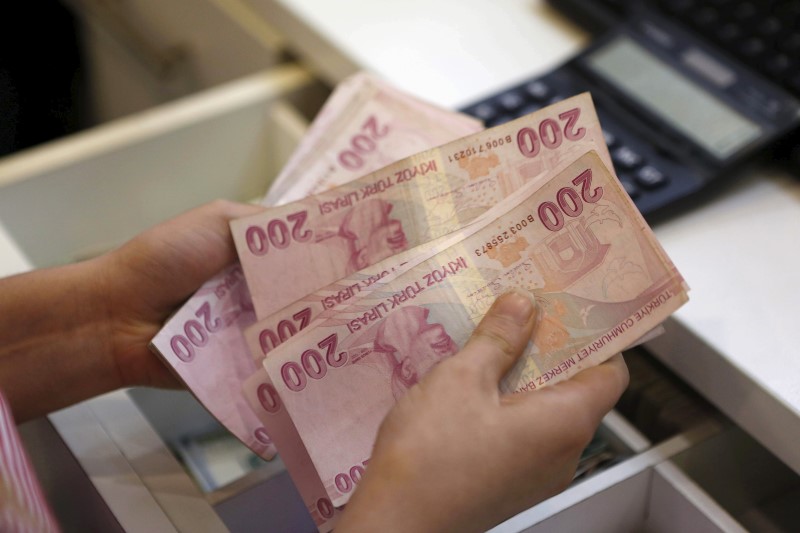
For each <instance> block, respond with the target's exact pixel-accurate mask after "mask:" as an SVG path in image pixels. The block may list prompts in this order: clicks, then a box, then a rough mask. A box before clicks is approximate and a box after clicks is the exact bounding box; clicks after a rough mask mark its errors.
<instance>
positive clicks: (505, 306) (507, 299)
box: [494, 289, 536, 325]
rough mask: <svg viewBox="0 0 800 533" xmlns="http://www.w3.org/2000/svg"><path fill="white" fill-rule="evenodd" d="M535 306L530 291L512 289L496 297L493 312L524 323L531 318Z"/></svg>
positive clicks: (521, 323)
mask: <svg viewBox="0 0 800 533" xmlns="http://www.w3.org/2000/svg"><path fill="white" fill-rule="evenodd" d="M535 307H536V303H535V301H534V299H533V294H532V293H530V292H529V291H525V290H522V289H512V290H510V291H509V292H507V293H505V294H503V295H501V296H500V297H499V298H498V299H497V302H495V306H494V312H495V313H496V314H498V315H503V316H506V317H508V318H510V319H512V320H514V321H515V322H517V323H519V324H520V325H524V324H525V323H526V322H528V320H529V319H530V318H531V315H532V314H533V311H534V309H535Z"/></svg>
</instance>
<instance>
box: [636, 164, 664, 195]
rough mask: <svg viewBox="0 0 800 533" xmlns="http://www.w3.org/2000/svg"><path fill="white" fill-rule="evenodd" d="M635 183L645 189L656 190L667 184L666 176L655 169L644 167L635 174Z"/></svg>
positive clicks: (648, 166)
mask: <svg viewBox="0 0 800 533" xmlns="http://www.w3.org/2000/svg"><path fill="white" fill-rule="evenodd" d="M635 178H636V183H638V184H639V185H641V186H642V187H644V188H645V189H657V188H658V187H663V186H664V185H666V184H667V181H668V180H667V176H666V175H665V174H664V173H663V172H661V171H660V170H658V169H657V168H656V167H653V166H650V165H645V166H643V167H642V168H640V169H639V171H638V172H636V176H635Z"/></svg>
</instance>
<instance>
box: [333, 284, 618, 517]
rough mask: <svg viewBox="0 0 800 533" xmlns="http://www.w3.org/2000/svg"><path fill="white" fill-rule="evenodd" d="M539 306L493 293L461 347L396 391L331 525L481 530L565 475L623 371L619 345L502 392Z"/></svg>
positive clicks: (540, 496)
mask: <svg viewBox="0 0 800 533" xmlns="http://www.w3.org/2000/svg"><path fill="white" fill-rule="evenodd" d="M535 315H536V313H535V310H534V306H533V304H532V301H531V299H530V298H529V296H528V295H527V294H526V293H525V294H523V293H511V294H507V295H503V296H501V297H500V298H498V300H497V302H495V304H494V305H493V306H492V308H491V309H490V310H489V312H488V313H487V315H486V317H485V318H484V319H483V320H482V321H481V323H480V324H479V325H478V327H477V328H476V330H475V332H474V333H473V335H472V337H471V338H470V340H469V341H468V342H467V344H466V345H465V346H464V348H463V349H462V350H461V351H460V352H459V353H457V354H456V355H455V356H453V357H451V358H449V359H447V360H445V361H443V362H442V363H440V364H439V365H438V366H437V367H436V368H434V369H433V370H432V371H431V372H430V373H429V374H427V375H426V376H425V378H423V380H422V381H421V382H420V383H419V384H417V385H416V386H414V387H412V388H411V389H410V390H409V391H408V393H407V394H406V395H405V396H403V397H402V398H401V400H400V401H399V402H398V403H397V405H395V407H394V408H393V409H392V411H391V412H390V413H389V414H388V415H387V417H386V419H385V420H384V422H383V424H382V426H381V429H380V431H379V433H378V438H377V441H376V444H375V448H374V451H373V454H372V458H371V460H370V463H369V468H368V469H367V471H366V474H365V476H364V478H363V479H362V481H361V483H360V484H359V488H358V490H356V492H355V494H354V495H353V497H352V498H351V500H350V503H349V504H348V506H347V508H346V511H345V513H344V514H343V516H342V519H341V521H340V523H339V525H338V526H337V528H336V530H337V532H345V533H353V532H361V531H365V532H367V531H369V532H371V531H384V532H391V531H403V532H406V531H414V532H415V533H424V532H427V531H432V532H442V531H458V532H465V531H484V530H486V529H489V528H490V527H492V526H494V525H495V524H497V523H499V522H501V521H503V520H505V519H507V518H509V517H511V516H513V515H514V514H517V513H519V512H521V511H523V510H524V509H527V508H528V507H531V506H532V505H534V504H536V503H538V502H540V501H542V500H544V499H546V498H548V497H550V496H552V495H554V494H557V493H558V492H560V491H562V490H564V489H565V488H566V487H567V486H568V485H569V483H570V482H571V480H572V478H573V475H574V473H575V469H576V467H577V464H578V459H579V457H580V454H581V451H582V450H583V449H584V448H585V447H586V445H587V444H588V443H589V441H590V439H591V438H592V436H593V434H594V432H595V430H596V429H597V427H598V425H599V424H600V421H601V420H602V418H603V416H604V415H605V414H606V413H607V412H608V411H609V410H611V408H612V407H613V406H614V404H615V403H616V401H617V400H618V399H619V397H620V395H621V394H622V392H623V391H624V390H625V387H626V386H627V383H628V371H627V367H626V366H625V363H624V361H623V360H622V357H621V356H620V355H617V356H614V357H613V358H611V359H610V360H608V361H607V362H605V363H602V364H600V365H599V366H596V367H593V368H589V369H586V370H584V371H582V372H580V373H578V374H576V375H575V376H573V377H572V378H571V379H568V380H566V381H563V382H561V383H558V384H556V385H552V386H548V387H545V388H543V389H540V390H536V391H530V392H525V393H521V394H513V395H505V394H502V393H501V392H500V391H499V388H498V384H499V382H500V380H501V378H502V377H503V376H504V375H505V373H506V372H507V371H508V370H509V369H510V368H511V366H512V365H513V363H514V362H515V361H516V360H517V358H518V357H519V356H520V355H521V353H522V351H523V350H524V348H525V346H526V345H527V344H528V342H529V340H530V338H531V334H532V333H533V330H534V327H535V324H536V318H535Z"/></svg>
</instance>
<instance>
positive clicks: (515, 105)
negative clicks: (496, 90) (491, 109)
mask: <svg viewBox="0 0 800 533" xmlns="http://www.w3.org/2000/svg"><path fill="white" fill-rule="evenodd" d="M498 102H499V103H500V107H502V108H503V109H504V110H506V111H512V112H513V111H516V110H517V109H519V108H520V107H522V105H523V104H524V103H525V99H524V98H522V95H520V94H519V93H517V92H516V91H510V92H507V93H505V94H504V95H502V96H500V98H499V99H498Z"/></svg>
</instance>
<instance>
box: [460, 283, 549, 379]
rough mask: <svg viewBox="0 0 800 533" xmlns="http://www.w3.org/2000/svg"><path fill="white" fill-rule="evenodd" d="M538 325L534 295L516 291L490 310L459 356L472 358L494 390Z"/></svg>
mask: <svg viewBox="0 0 800 533" xmlns="http://www.w3.org/2000/svg"><path fill="white" fill-rule="evenodd" d="M535 323H536V308H535V303H534V300H533V294H531V293H530V292H528V291H525V290H521V289H514V290H512V291H510V292H507V293H505V294H503V295H501V296H500V297H499V298H498V299H497V300H496V301H495V302H494V304H493V305H492V307H490V308H489V311H488V312H487V313H486V316H485V317H483V320H481V322H480V324H478V327H476V328H475V331H474V332H473V333H472V336H471V337H470V339H469V340H468V341H467V344H466V345H465V346H464V349H463V350H461V353H460V354H459V355H458V357H462V358H464V359H470V360H471V361H472V362H474V363H475V364H476V365H478V366H479V367H480V368H482V369H484V372H483V373H482V375H485V376H486V378H487V380H488V381H489V382H490V383H491V386H492V387H495V388H496V387H497V384H498V383H499V382H500V379H501V378H502V377H503V376H504V375H505V374H506V373H507V372H508V371H509V370H510V369H511V367H512V366H513V365H514V363H515V362H516V360H517V359H518V358H519V356H520V355H521V354H522V352H523V350H525V347H526V346H527V345H528V342H529V341H530V339H531V334H532V333H533V328H534V325H535Z"/></svg>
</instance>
